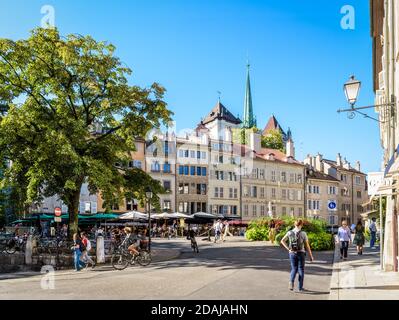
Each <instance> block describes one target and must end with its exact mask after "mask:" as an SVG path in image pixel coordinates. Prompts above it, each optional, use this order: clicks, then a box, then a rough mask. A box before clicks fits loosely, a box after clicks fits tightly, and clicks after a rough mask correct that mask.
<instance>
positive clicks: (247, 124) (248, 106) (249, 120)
mask: <svg viewBox="0 0 399 320" xmlns="http://www.w3.org/2000/svg"><path fill="white" fill-rule="evenodd" d="M249 67H250V64H249V61H248V63H247V85H246V88H245V100H244V116H243V117H244V119H243V128H245V129H249V128H253V127H256V120H255V118H254V112H253V108H252V94H251V80H250V77H249Z"/></svg>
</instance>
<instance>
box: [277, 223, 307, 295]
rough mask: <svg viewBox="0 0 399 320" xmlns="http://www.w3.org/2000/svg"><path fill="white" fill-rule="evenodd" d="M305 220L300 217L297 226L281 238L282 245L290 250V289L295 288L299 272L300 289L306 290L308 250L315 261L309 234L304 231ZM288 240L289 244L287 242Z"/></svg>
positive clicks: (301, 290)
mask: <svg viewBox="0 0 399 320" xmlns="http://www.w3.org/2000/svg"><path fill="white" fill-rule="evenodd" d="M302 227H303V221H302V220H301V219H298V220H297V221H295V227H294V229H293V230H290V231H288V232H287V234H286V235H285V236H284V237H283V239H281V244H282V246H283V247H284V248H285V249H287V251H288V252H289V257H290V263H291V274H290V282H289V289H290V290H291V291H292V290H294V281H295V278H296V275H297V273H298V274H299V277H298V291H299V292H304V291H306V290H305V289H304V288H303V282H304V279H305V255H306V251H308V253H309V259H310V261H313V260H314V259H313V254H312V250H311V249H310V245H309V240H308V236H307V234H306V232H305V231H302ZM287 240H288V244H287Z"/></svg>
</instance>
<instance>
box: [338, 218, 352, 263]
mask: <svg viewBox="0 0 399 320" xmlns="http://www.w3.org/2000/svg"><path fill="white" fill-rule="evenodd" d="M338 242H339V243H340V252H341V259H344V260H346V259H347V258H348V248H349V244H350V243H351V242H352V238H351V230H350V229H349V227H348V223H347V222H346V220H344V221H342V226H341V227H339V229H338Z"/></svg>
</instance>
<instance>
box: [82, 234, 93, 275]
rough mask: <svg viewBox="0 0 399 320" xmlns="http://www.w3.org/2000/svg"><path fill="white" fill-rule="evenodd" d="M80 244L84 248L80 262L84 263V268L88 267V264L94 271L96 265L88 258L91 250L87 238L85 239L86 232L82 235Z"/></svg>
mask: <svg viewBox="0 0 399 320" xmlns="http://www.w3.org/2000/svg"><path fill="white" fill-rule="evenodd" d="M82 242H83V245H84V246H85V249H84V250H83V252H82V261H83V262H85V263H86V268H87V267H88V265H89V263H90V264H91V268H92V269H94V267H95V266H96V263H95V262H94V261H93V259H92V258H91V257H90V255H89V252H90V250H91V242H90V240H89V238H88V237H87V234H86V232H83V233H82Z"/></svg>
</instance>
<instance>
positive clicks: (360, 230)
mask: <svg viewBox="0 0 399 320" xmlns="http://www.w3.org/2000/svg"><path fill="white" fill-rule="evenodd" d="M364 241H365V239H364V226H363V224H362V220H359V221H358V222H357V224H356V227H355V238H354V239H353V243H354V244H355V245H356V249H357V254H358V255H362V254H363V246H364Z"/></svg>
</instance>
